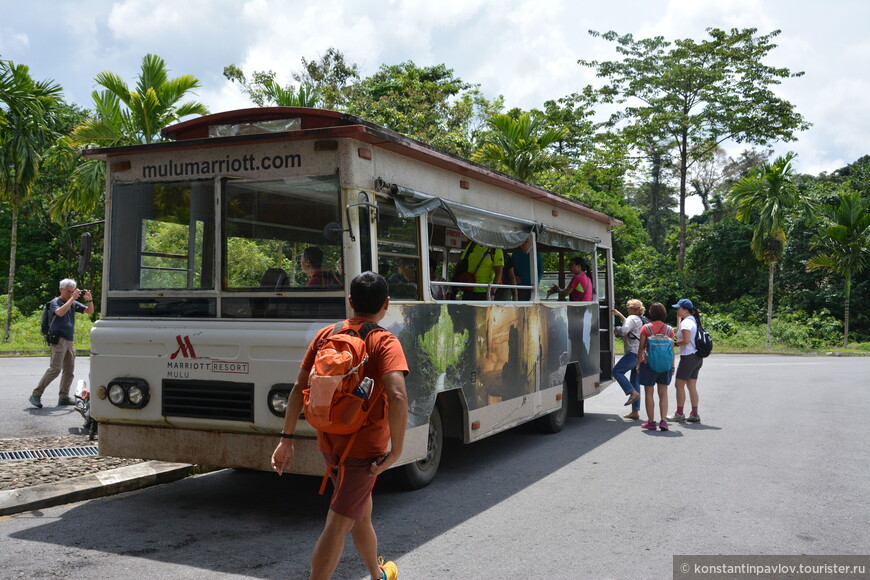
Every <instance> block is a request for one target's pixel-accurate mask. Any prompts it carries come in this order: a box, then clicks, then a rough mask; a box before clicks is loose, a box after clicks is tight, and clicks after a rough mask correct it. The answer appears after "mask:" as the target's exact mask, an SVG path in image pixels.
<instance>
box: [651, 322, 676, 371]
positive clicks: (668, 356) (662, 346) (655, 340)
mask: <svg viewBox="0 0 870 580" xmlns="http://www.w3.org/2000/svg"><path fill="white" fill-rule="evenodd" d="M646 328H647V332H649V337H648V338H647V341H646V344H647V347H646V362H647V364H648V365H649V368H651V369H652V370H654V371H655V372H657V373H666V372H668V371H669V370H671V368H672V367H673V366H674V339H673V338H671V337H670V336H668V335H669V334H670V333H671V327H670V326H668V325H667V324H665V326H664V334H654V333H653V329H652V324H647V325H646Z"/></svg>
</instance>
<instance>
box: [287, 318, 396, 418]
mask: <svg viewBox="0 0 870 580" xmlns="http://www.w3.org/2000/svg"><path fill="white" fill-rule="evenodd" d="M375 330H384V329H383V328H382V327H380V326H378V325H377V324H375V323H373V322H366V323H364V324H355V325H351V324H346V321H342V322H337V323H336V324H335V329H334V330H333V333H332V335H330V336H328V337H326V338H323V339H322V340H321V341H320V343H319V344H318V345H317V354H315V355H314V365H313V366H312V367H311V372H310V373H309V375H308V388H307V389H304V390H303V391H302V396H303V410H304V412H305V419H306V421H308V423H309V424H310V425H311V426H312V427H314V428H315V429H317V430H318V431H321V432H323V433H333V434H336V435H350V434H351V433H355V432H356V431H359V429H360V427H362V426H363V425H365V422H366V419H367V418H368V410H365V411H364V410H363V403H365V402H366V400H368V398H369V397H370V396H371V394H372V393H371V388H372V386H373V385H372V382H371V380H370V379H369V380H365V378H364V377H363V366H364V365H365V363H366V362H367V361H368V359H369V356H368V353H367V352H366V342H365V340H366V337H367V336H368V334H369V333H370V332H372V331H375ZM358 389H359V390H358ZM354 391H357V392H354ZM370 408H371V406H369V409H370Z"/></svg>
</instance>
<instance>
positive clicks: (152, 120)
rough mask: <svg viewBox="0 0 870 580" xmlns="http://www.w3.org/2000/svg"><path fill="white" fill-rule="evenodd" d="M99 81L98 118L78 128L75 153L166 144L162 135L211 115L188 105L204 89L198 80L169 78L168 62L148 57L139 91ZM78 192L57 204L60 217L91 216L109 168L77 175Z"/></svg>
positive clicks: (114, 79) (83, 169)
mask: <svg viewBox="0 0 870 580" xmlns="http://www.w3.org/2000/svg"><path fill="white" fill-rule="evenodd" d="M94 81H95V82H96V83H97V84H98V85H100V86H101V87H103V90H101V91H94V92H93V93H92V94H91V96H92V97H93V100H94V108H95V116H94V117H93V118H92V119H89V120H87V121H85V122H84V123H82V124H81V125H79V126H78V127H76V128H75V129H74V130H73V132H72V135H71V136H70V141H69V145H71V146H75V147H83V146H84V147H87V146H97V147H115V146H120V145H139V144H142V143H153V142H155V141H161V140H162V138H161V137H160V129H162V128H163V127H165V126H167V125H171V124H172V123H175V122H177V121H179V120H180V119H182V118H183V117H187V116H190V115H207V114H208V108H207V107H206V106H205V105H204V104H202V103H200V102H198V101H193V100H190V101H185V102H182V100H183V99H185V98H187V97H188V95H189V94H190V93H192V92H193V91H194V90H195V89H197V88H199V87H200V82H199V80H198V79H197V78H196V77H194V76H193V75H182V76H179V77H175V78H173V79H170V78H169V69H168V68H167V67H166V61H164V60H163V59H162V58H160V57H159V56H156V55H153V54H146V55H145V57H144V58H143V59H142V66H141V68H140V70H139V76H138V78H137V79H136V86H135V87H134V88H130V87H129V86H128V85H127V83H125V82H124V81H123V80H122V79H121V77H119V76H118V75H117V74H115V73H113V72H110V71H103V72H101V73H99V74H98V75H97V76H96V77H95V78H94ZM75 182H76V187H74V188H71V189H70V191H69V192H68V193H67V195H65V196H62V197H59V198H58V199H57V200H56V203H57V206H56V207H57V210H56V211H58V212H62V211H63V210H64V209H65V208H68V207H73V208H76V209H79V210H81V211H90V210H91V209H93V207H94V206H95V205H96V204H97V203H98V202H99V200H100V198H101V196H102V194H103V189H104V187H105V164H103V163H102V162H99V161H95V160H92V159H89V160H86V161H83V162H82V163H81V164H79V165H78V166H77V167H76V170H75Z"/></svg>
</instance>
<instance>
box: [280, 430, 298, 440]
mask: <svg viewBox="0 0 870 580" xmlns="http://www.w3.org/2000/svg"><path fill="white" fill-rule="evenodd" d="M278 436H279V437H280V438H281V439H296V435H294V434H293V433H284V432H283V431H281V432H280V433H278Z"/></svg>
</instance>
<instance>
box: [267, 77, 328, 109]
mask: <svg viewBox="0 0 870 580" xmlns="http://www.w3.org/2000/svg"><path fill="white" fill-rule="evenodd" d="M263 94H264V96H265V98H266V100H267V101H271V102H273V103H275V105H276V106H278V107H317V106H318V105H319V104H320V101H321V95H320V91H319V90H318V89H317V88H315V86H314V85H313V84H311V83H302V84H301V85H299V88H298V89H297V88H295V87H294V86H293V85H287V86H286V87H282V86H281V85H279V84H278V83H276V82H275V79H271V80H270V81H269V82H268V83H266V84H265V86H264V87H263Z"/></svg>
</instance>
